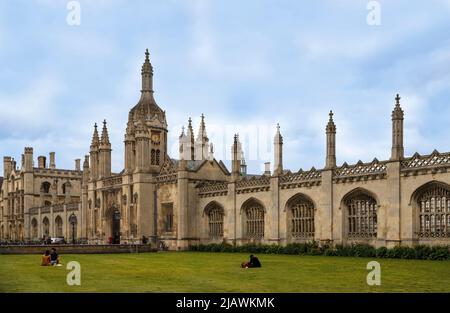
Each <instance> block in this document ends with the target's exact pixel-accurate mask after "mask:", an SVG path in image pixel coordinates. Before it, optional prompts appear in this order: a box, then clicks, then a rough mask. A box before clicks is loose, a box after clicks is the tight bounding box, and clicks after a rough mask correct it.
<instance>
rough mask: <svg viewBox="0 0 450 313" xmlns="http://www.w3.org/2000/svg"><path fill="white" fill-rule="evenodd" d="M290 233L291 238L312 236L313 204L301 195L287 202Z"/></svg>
mask: <svg viewBox="0 0 450 313" xmlns="http://www.w3.org/2000/svg"><path fill="white" fill-rule="evenodd" d="M288 209H289V213H290V222H289V227H290V234H291V236H292V237H293V238H314V204H313V203H312V202H311V201H310V200H309V199H307V198H306V197H304V196H302V195H298V196H296V197H294V198H293V199H292V200H290V201H289V202H288Z"/></svg>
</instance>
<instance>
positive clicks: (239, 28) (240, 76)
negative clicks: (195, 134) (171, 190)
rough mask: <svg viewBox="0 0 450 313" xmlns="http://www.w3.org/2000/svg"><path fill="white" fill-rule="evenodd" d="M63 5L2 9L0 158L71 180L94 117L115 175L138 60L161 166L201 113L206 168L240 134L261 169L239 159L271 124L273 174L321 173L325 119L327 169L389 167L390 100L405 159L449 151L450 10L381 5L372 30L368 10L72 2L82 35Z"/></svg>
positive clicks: (259, 157) (434, 3)
mask: <svg viewBox="0 0 450 313" xmlns="http://www.w3.org/2000/svg"><path fill="white" fill-rule="evenodd" d="M68 2H69V1H66V0H39V1H38V0H35V1H31V0H0V155H2V156H3V155H11V156H13V157H15V158H16V159H17V160H18V161H19V160H20V155H21V153H22V152H23V147H24V146H33V147H34V149H35V157H37V156H38V155H48V152H50V151H55V152H56V159H57V160H56V161H57V166H58V167H66V168H73V166H74V161H73V160H74V159H76V158H83V156H84V155H85V154H87V153H88V152H89V144H90V141H91V135H92V125H93V124H94V122H98V123H99V122H101V121H102V120H103V119H104V118H106V119H107V120H108V126H109V130H110V137H111V142H112V145H113V170H114V171H120V170H121V169H122V168H123V135H124V130H125V125H126V120H127V114H128V111H129V109H130V108H131V107H133V106H134V105H135V104H136V103H137V101H138V98H139V90H140V67H141V64H142V61H143V58H144V51H145V48H149V50H150V54H151V61H152V63H153V66H154V71H155V77H154V88H155V91H156V93H155V97H156V99H157V102H158V103H159V105H160V106H161V107H162V108H163V109H164V110H166V112H167V117H168V123H169V130H170V133H169V134H170V143H169V148H170V151H169V153H170V154H171V156H172V157H178V156H177V150H178V149H177V138H178V135H179V133H180V129H181V126H182V125H185V124H186V121H187V119H188V117H189V116H192V118H193V119H194V127H195V130H197V128H198V121H199V116H200V115H201V114H202V113H204V114H205V116H206V123H207V127H208V133H209V135H210V137H211V140H212V141H213V143H214V144H215V150H216V153H215V154H216V157H217V158H219V159H224V158H225V159H229V155H230V145H231V142H232V138H233V134H234V133H235V132H240V133H241V134H242V135H241V136H242V137H243V138H242V140H243V144H244V147H246V150H248V151H247V154H248V155H250V154H252V156H251V157H250V156H249V158H250V159H252V160H251V161H250V162H249V167H250V169H249V170H250V172H256V173H258V172H261V170H262V166H261V165H262V163H263V162H265V161H269V160H270V159H271V158H272V155H271V151H270V149H266V150H267V151H266V153H260V150H261V149H259V150H258V153H256V154H255V153H252V152H250V150H251V149H252V147H253V148H254V147H256V146H261V147H265V145H268V148H271V141H272V139H273V135H274V131H275V125H276V123H278V122H279V123H280V125H281V130H282V134H283V136H284V143H285V145H284V156H285V158H284V163H285V168H289V169H291V170H298V169H299V168H304V169H308V168H310V167H311V166H315V167H316V168H321V167H323V164H324V161H325V133H324V129H325V125H326V123H327V120H328V111H329V110H330V109H332V110H333V111H334V112H335V122H336V124H337V128H338V133H337V158H338V164H342V163H343V162H344V161H346V162H348V163H355V162H357V161H358V160H359V159H361V160H363V161H371V160H372V159H373V158H374V157H377V158H378V159H387V158H389V154H390V145H391V137H390V136H391V135H390V132H391V130H390V128H391V124H390V114H391V111H392V108H393V105H394V97H395V94H396V93H397V92H398V93H400V95H401V96H402V106H403V108H404V110H405V114H406V120H405V148H406V154H407V155H412V154H413V153H414V152H416V151H418V152H419V153H421V154H426V153H430V152H431V151H432V150H433V149H435V148H436V149H438V150H439V151H450V140H449V136H448V133H449V131H450V123H449V122H448V121H449V117H450V105H449V104H450V100H449V99H450V1H449V0H429V1H427V2H426V3H424V2H421V1H414V2H412V1H402V0H396V1H379V3H380V5H381V25H379V26H369V25H368V24H367V21H366V17H367V14H368V13H369V11H368V10H367V8H366V5H367V3H368V2H369V1H365V0H329V1H325V0H321V1H319V0H316V1H297V0H295V1H294V0H293V1H288V0H283V1H274V0H254V1H251V0H248V1H234V0H227V1H224V0H223V1H222V0H214V1H202V0H198V1H195V0H190V1H189V0H184V1H181V0H166V1H148V0H143V1H139V0H135V1H127V0H80V1H79V3H80V5H81V25H79V26H70V25H68V24H67V22H66V17H67V14H68V10H67V8H66V5H67V3H68ZM255 130H256V132H255ZM255 138H259V139H258V140H256V139H255ZM262 150H264V149H262ZM226 163H227V164H229V162H228V161H227V162H226ZM0 167H2V164H1V165H0Z"/></svg>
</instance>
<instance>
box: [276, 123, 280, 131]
mask: <svg viewBox="0 0 450 313" xmlns="http://www.w3.org/2000/svg"><path fill="white" fill-rule="evenodd" d="M277 131H278V132H280V123H277Z"/></svg>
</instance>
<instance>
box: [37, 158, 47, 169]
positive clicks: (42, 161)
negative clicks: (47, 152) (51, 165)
mask: <svg viewBox="0 0 450 313" xmlns="http://www.w3.org/2000/svg"><path fill="white" fill-rule="evenodd" d="M46 161H47V158H46V157H45V156H43V155H40V156H38V167H39V168H45V167H46V166H47V165H46V164H45V163H46Z"/></svg>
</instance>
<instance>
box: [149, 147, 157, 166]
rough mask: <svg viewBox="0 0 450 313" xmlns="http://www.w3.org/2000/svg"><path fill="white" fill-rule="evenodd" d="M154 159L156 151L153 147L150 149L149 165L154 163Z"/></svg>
mask: <svg viewBox="0 0 450 313" xmlns="http://www.w3.org/2000/svg"><path fill="white" fill-rule="evenodd" d="M155 159H156V152H155V149H152V153H151V156H150V164H151V165H155Z"/></svg>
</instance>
